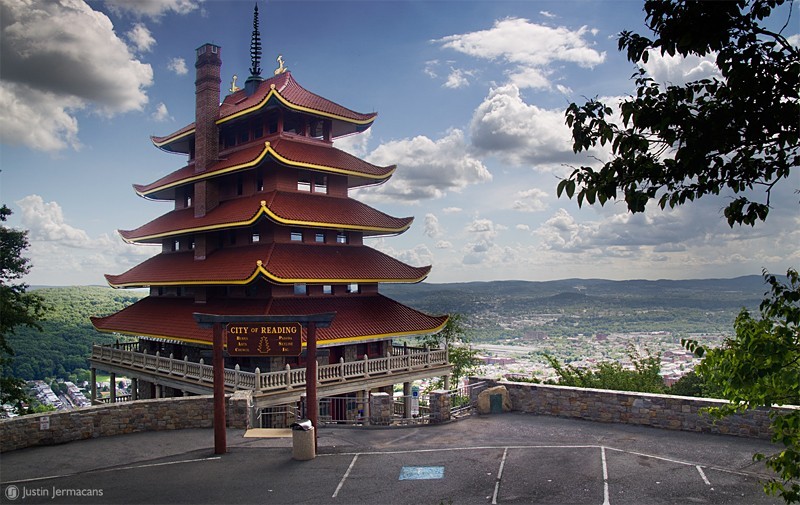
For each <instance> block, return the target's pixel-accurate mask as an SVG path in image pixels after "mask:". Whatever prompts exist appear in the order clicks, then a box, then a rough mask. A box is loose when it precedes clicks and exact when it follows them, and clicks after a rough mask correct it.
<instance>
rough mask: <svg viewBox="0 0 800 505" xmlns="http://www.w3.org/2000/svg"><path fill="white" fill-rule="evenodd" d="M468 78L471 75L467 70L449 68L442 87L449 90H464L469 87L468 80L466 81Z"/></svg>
mask: <svg viewBox="0 0 800 505" xmlns="http://www.w3.org/2000/svg"><path fill="white" fill-rule="evenodd" d="M468 76H472V73H471V72H469V71H467V70H461V69H459V68H451V69H450V74H449V75H448V76H447V80H446V81H445V83H444V84H443V86H444V87H445V88H450V89H458V88H464V87H466V86H469V79H467V77H468Z"/></svg>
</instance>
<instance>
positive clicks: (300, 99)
mask: <svg viewBox="0 0 800 505" xmlns="http://www.w3.org/2000/svg"><path fill="white" fill-rule="evenodd" d="M275 102H278V103H281V104H283V105H284V106H285V107H288V108H289V109H293V110H297V111H301V112H307V113H310V114H313V115H317V116H325V117H329V118H331V119H334V120H335V123H334V131H333V132H332V134H333V136H334V138H335V137H338V136H341V135H347V134H351V133H356V132H358V131H363V130H366V129H367V128H369V126H370V125H371V124H372V122H373V121H374V120H375V117H376V116H377V113H375V112H372V113H369V114H362V113H360V112H355V111H353V110H350V109H348V108H346V107H342V106H341V105H339V104H337V103H335V102H332V101H331V100H328V99H327V98H323V97H321V96H319V95H316V94H314V93H312V92H310V91H308V90H306V89H305V88H303V87H302V86H300V85H299V84H298V83H297V81H295V80H294V78H293V77H292V74H291V72H285V73H283V74H280V75H277V76H275V77H271V78H269V79H266V80H265V81H264V82H262V83H261V84H260V85H259V87H258V89H257V90H256V91H255V93H253V94H252V95H250V96H247V94H246V93H245V91H244V90H240V91H237V92H236V93H233V94H230V95H228V96H226V97H225V99H224V100H223V102H222V104H220V108H219V119H218V120H217V124H220V123H225V122H227V121H230V120H232V119H236V118H238V117H241V116H245V115H248V114H250V113H253V112H256V111H258V110H261V109H263V108H264V107H266V106H267V105H268V104H270V103H275ZM341 123H345V124H341ZM347 124H349V126H348V125H347ZM194 129H195V124H194V123H192V124H189V125H187V126H184V127H183V128H181V129H180V130H178V131H176V132H174V133H171V134H169V135H165V136H163V137H157V136H153V137H151V140H152V141H153V143H154V144H155V145H156V146H157V147H160V148H162V149H166V150H174V149H172V146H171V144H173V143H175V142H176V141H177V140H179V139H181V138H183V137H187V136H191V135H194ZM179 151H180V152H184V150H183V149H179ZM186 152H188V150H186Z"/></svg>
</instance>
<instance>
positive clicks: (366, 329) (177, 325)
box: [92, 295, 447, 345]
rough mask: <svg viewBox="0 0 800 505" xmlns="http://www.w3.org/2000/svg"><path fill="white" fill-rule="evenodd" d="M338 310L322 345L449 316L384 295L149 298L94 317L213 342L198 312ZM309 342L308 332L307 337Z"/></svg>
mask: <svg viewBox="0 0 800 505" xmlns="http://www.w3.org/2000/svg"><path fill="white" fill-rule="evenodd" d="M332 311H333V312H336V317H335V318H334V320H333V322H332V323H331V326H330V328H320V329H318V330H317V340H318V341H319V343H320V345H334V344H342V343H347V342H357V341H359V340H372V339H376V338H389V337H393V336H402V335H421V334H427V333H436V332H438V331H440V330H441V329H442V328H443V327H444V324H445V323H446V322H447V316H429V315H427V314H424V313H422V312H419V311H416V310H414V309H412V308H409V307H406V306H405V305H402V304H400V303H398V302H395V301H394V300H391V299H390V298H386V297H385V296H383V295H375V296H361V295H354V296H352V297H328V298H311V297H304V298H277V299H273V300H272V303H269V304H268V302H266V301H264V300H251V299H240V300H210V301H209V302H208V303H204V304H196V303H193V301H192V300H190V299H186V298H165V297H161V298H159V297H147V298H144V299H142V300H140V301H138V302H136V303H134V304H133V305H130V306H128V307H127V308H125V309H123V310H121V311H120V312H117V313H116V314H112V315H110V316H107V317H93V318H92V324H93V325H94V327H95V328H97V330H99V331H102V332H117V333H124V334H129V335H142V336H150V337H158V338H166V339H173V340H183V341H188V342H195V343H205V344H210V343H211V339H212V335H211V330H210V329H202V328H200V327H199V326H197V323H195V321H194V318H193V317H192V314H193V313H195V312H202V313H206V314H231V315H257V314H264V315H307V314H315V313H320V312H332ZM303 340H304V341H305V331H304V335H303Z"/></svg>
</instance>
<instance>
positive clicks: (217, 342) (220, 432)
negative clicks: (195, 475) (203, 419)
mask: <svg viewBox="0 0 800 505" xmlns="http://www.w3.org/2000/svg"><path fill="white" fill-rule="evenodd" d="M213 329H214V351H213V359H212V364H213V367H214V454H225V453H226V452H227V441H226V439H225V436H226V433H225V361H224V360H223V358H222V324H221V323H214V326H213Z"/></svg>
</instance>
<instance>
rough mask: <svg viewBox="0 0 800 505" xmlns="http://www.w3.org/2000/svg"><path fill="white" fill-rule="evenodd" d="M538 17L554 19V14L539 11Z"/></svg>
mask: <svg viewBox="0 0 800 505" xmlns="http://www.w3.org/2000/svg"><path fill="white" fill-rule="evenodd" d="M539 15H540V16H542V17H545V18H550V19H552V18H554V17H556V15H555V14H553V13H552V12H549V11H539Z"/></svg>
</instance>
